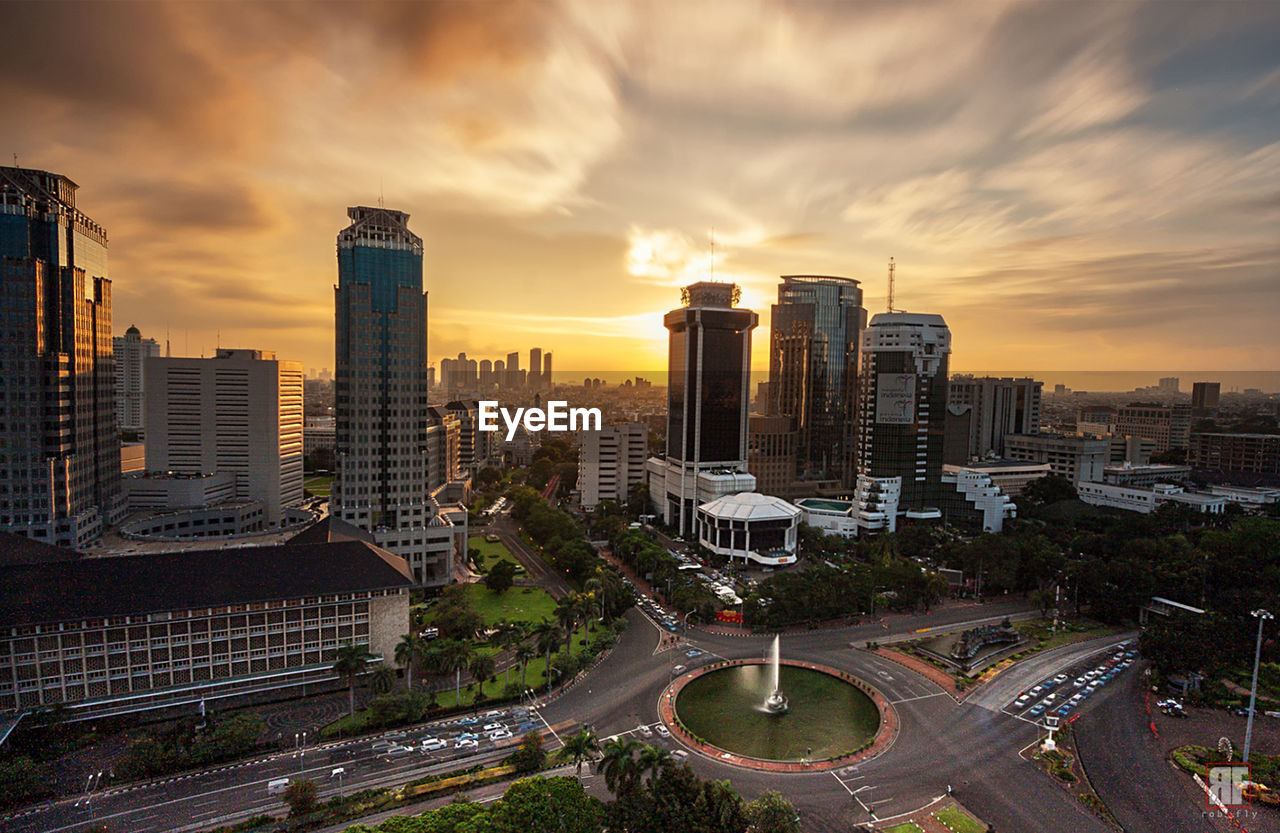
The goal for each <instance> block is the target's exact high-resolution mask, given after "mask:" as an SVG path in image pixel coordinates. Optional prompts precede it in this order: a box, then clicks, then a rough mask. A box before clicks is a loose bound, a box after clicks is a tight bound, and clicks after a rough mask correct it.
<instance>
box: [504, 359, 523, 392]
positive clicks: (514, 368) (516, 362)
mask: <svg viewBox="0 0 1280 833" xmlns="http://www.w3.org/2000/svg"><path fill="white" fill-rule="evenodd" d="M506 386H507V387H509V388H522V387H524V373H523V372H521V370H520V354H519V353H518V352H517V353H508V354H507V380H506Z"/></svg>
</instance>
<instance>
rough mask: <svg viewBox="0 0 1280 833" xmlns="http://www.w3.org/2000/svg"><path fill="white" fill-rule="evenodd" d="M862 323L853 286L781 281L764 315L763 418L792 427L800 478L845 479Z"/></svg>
mask: <svg viewBox="0 0 1280 833" xmlns="http://www.w3.org/2000/svg"><path fill="white" fill-rule="evenodd" d="M866 323H867V311H866V309H865V308H863V306H862V289H861V288H859V286H858V282H857V281H855V280H852V279H850V278H836V277H828V276H823V275H784V276H783V277H782V283H781V284H780V285H779V286H778V303H776V304H774V305H773V307H772V309H771V320H770V337H769V338H770V350H769V387H768V392H769V400H770V401H769V413H770V414H776V415H782V416H786V417H789V418H790V419H791V421H792V427H793V428H794V430H795V432H796V462H797V467H798V470H797V472H796V476H797V477H798V478H800V479H804V480H831V479H835V480H846V478H845V474H846V471H847V470H848V466H847V464H848V463H850V462H851V461H852V454H853V433H852V427H853V414H854V407H853V406H854V401H855V400H854V388H855V386H856V384H857V376H858V349H859V340H860V338H861V333H862V330H863V328H864V327H866ZM846 482H848V483H851V482H852V478H851V477H850V478H847V480H846Z"/></svg>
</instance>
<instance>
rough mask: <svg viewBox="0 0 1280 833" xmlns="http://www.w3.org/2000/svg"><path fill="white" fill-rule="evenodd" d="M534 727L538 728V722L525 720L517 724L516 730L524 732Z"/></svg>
mask: <svg viewBox="0 0 1280 833" xmlns="http://www.w3.org/2000/svg"><path fill="white" fill-rule="evenodd" d="M536 728H538V724H537V723H534V722H533V721H531V720H530V721H525V722H524V723H521V724H520V725H519V726H517V727H516V731H517V732H524V731H527V730H529V729H536Z"/></svg>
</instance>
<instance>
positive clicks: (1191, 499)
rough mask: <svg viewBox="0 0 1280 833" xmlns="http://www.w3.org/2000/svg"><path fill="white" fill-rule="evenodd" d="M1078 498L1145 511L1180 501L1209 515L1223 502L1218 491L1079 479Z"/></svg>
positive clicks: (1103, 504) (1112, 506)
mask: <svg viewBox="0 0 1280 833" xmlns="http://www.w3.org/2000/svg"><path fill="white" fill-rule="evenodd" d="M1076 491H1077V493H1078V494H1079V495H1080V499H1081V500H1083V501H1084V502H1085V503H1089V504H1092V505H1094V506H1109V507H1111V508H1113V509H1126V510H1128V511H1130V512H1142V513H1143V514H1149V513H1151V512H1154V511H1156V510H1157V509H1159V508H1160V507H1161V506H1163V505H1164V504H1166V503H1182V504H1186V505H1187V506H1192V507H1194V508H1195V509H1197V510H1199V511H1200V512H1205V513H1208V514H1210V515H1217V514H1220V513H1221V512H1222V511H1223V510H1224V509H1225V508H1226V505H1227V498H1226V497H1224V496H1222V495H1207V494H1204V493H1202V492H1189V491H1187V490H1186V489H1184V488H1183V487H1181V486H1175V485H1172V484H1168V483H1157V484H1156V485H1154V486H1152V487H1150V488H1143V487H1138V486H1117V485H1114V484H1111V483H1080V484H1077V486H1076Z"/></svg>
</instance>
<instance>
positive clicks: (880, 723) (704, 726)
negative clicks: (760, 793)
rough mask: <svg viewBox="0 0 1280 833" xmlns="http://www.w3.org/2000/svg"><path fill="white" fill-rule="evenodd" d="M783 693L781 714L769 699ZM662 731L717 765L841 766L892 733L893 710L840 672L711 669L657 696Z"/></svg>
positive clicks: (791, 665)
mask: <svg viewBox="0 0 1280 833" xmlns="http://www.w3.org/2000/svg"><path fill="white" fill-rule="evenodd" d="M780 692H785V699H784V702H785V703H786V708H785V709H778V708H777V700H776V699H775V698H777V697H778V696H780ZM659 712H660V715H661V717H662V720H663V722H664V723H665V724H666V725H667V728H668V729H669V730H670V731H671V732H672V733H673V734H674V735H675V736H676V737H678V738H679V739H680V740H681V741H683V742H684V743H685V744H687V745H688V746H690V747H691V748H693V749H695V750H697V751H699V752H701V753H702V754H704V755H707V756H709V757H711V758H715V759H716V760H719V761H721V762H724V763H730V764H735V765H737V766H743V767H748V768H751V769H762V770H769V771H775V772H786V771H809V772H812V771H815V770H824V769H832V768H835V767H841V766H846V765H848V764H850V763H854V762H856V761H860V760H865V759H866V758H870V757H872V756H873V755H875V754H877V753H878V752H880V751H883V749H884V748H885V747H886V746H887V745H888V743H889V742H890V741H891V740H892V738H893V735H894V733H895V732H896V729H897V716H896V714H895V713H894V711H893V707H892V706H890V705H889V703H888V701H886V700H885V698H884V697H883V696H882V695H881V694H880V693H879V692H878V691H877V690H876V689H874V688H872V687H871V686H870V685H868V684H867V683H865V682H863V681H862V680H860V679H858V678H857V677H854V676H853V675H852V674H849V673H847V672H843V671H838V670H835V669H833V668H827V667H825V666H821V665H816V664H813V663H807V662H798V661H781V662H770V661H766V660H755V659H743V660H732V661H726V662H720V663H714V664H712V665H709V666H704V667H702V668H698V669H696V670H694V671H691V672H689V673H688V674H685V675H684V676H682V677H680V678H678V679H676V680H675V681H673V682H672V683H671V685H669V686H668V687H667V688H666V690H665V691H664V692H663V693H662V697H661V702H660V707H659Z"/></svg>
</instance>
